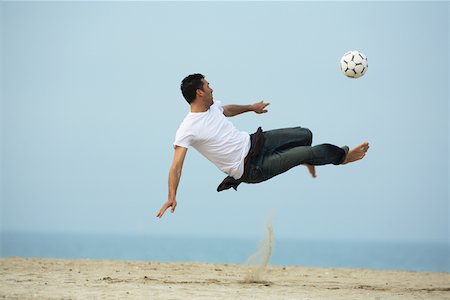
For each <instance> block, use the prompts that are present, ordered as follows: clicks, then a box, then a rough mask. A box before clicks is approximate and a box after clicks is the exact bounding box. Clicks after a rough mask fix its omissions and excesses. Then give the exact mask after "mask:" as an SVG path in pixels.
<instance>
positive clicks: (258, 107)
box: [252, 101, 270, 114]
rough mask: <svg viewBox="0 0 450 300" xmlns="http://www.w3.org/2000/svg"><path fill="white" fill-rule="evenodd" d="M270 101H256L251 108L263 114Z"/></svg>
mask: <svg viewBox="0 0 450 300" xmlns="http://www.w3.org/2000/svg"><path fill="white" fill-rule="evenodd" d="M269 104H270V103H266V102H264V101H260V102H257V103H255V104H253V105H252V110H253V111H254V112H255V113H257V114H264V113H266V112H267V109H265V108H266V107H267V106H268V105H269Z"/></svg>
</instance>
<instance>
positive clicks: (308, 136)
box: [299, 127, 313, 145]
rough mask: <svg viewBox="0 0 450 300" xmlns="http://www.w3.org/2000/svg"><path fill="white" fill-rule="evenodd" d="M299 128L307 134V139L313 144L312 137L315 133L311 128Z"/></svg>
mask: <svg viewBox="0 0 450 300" xmlns="http://www.w3.org/2000/svg"><path fill="white" fill-rule="evenodd" d="M299 130H301V131H302V134H303V135H304V136H305V138H306V141H307V143H308V144H309V145H311V144H312V139H313V133H312V131H311V130H309V129H308V128H303V127H299Z"/></svg>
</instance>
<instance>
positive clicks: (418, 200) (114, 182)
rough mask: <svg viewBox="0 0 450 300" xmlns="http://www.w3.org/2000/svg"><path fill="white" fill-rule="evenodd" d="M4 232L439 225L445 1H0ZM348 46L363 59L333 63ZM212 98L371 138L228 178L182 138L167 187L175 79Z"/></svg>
mask: <svg viewBox="0 0 450 300" xmlns="http://www.w3.org/2000/svg"><path fill="white" fill-rule="evenodd" d="M0 8H1V15H0V18H1V47H0V50H1V62H2V66H1V76H2V77H1V214H0V215H1V219H0V223H1V229H2V230H8V231H16V230H19V231H37V232H93V233H112V234H114V233H125V234H149V235H169V236H171V235H173V236H176V235H183V236H189V235H195V236H211V235H213V236H234V237H245V236H260V234H261V232H262V231H263V224H264V221H265V219H266V217H267V216H268V215H269V214H271V213H273V226H274V231H275V236H276V237H293V238H311V237H313V238H319V239H322V238H323V239H328V238H336V239H368V240H401V241H405V240H407V241H425V242H427V241H439V242H448V240H449V214H450V210H449V182H450V180H449V167H450V164H449V152H450V151H449V139H450V135H449V82H450V80H449V68H450V63H449V53H450V51H449V36H450V35H449V3H448V2H435V3H426V2H397V3H390V2H363V3H359V2H318V3H316V2H283V3H268V2H260V3H258V2H246V3H244V2H242V3H241V2H231V3H218V2H211V3H207V2H199V3H191V2H179V3H175V2H169V3H156V2H133V3H131V2H104V3H102V2H97V3H89V2H80V3H76V2H42V3H40V2H1V3H0ZM355 49H357V50H361V51H362V52H364V53H365V54H366V55H367V57H368V59H369V70H368V72H367V73H366V75H365V76H364V77H362V78H360V79H356V80H352V79H348V78H346V77H344V76H343V75H342V74H341V73H340V70H339V59H340V57H341V56H342V54H343V53H345V52H346V51H348V50H355ZM195 72H201V73H203V74H205V75H206V76H207V79H208V81H209V82H210V84H211V86H212V88H213V89H214V97H215V99H217V100H221V101H222V102H223V103H224V104H227V103H235V104H248V103H253V102H255V101H259V100H265V101H268V102H271V105H270V106H269V113H267V114H265V115H256V114H244V115H240V116H237V117H234V118H233V119H232V121H233V122H234V124H235V125H236V126H237V127H238V128H239V129H241V130H244V131H247V132H253V131H254V130H255V129H256V128H257V127H258V126H262V127H263V129H266V130H269V129H274V128H279V127H287V126H298V125H300V126H304V127H308V128H310V129H311V130H312V131H313V133H314V143H325V142H327V143H333V144H338V145H344V144H347V145H349V146H355V145H357V144H359V143H360V142H362V141H365V140H367V141H369V142H370V144H371V148H370V151H369V153H368V155H367V157H366V158H365V159H364V160H363V161H361V162H359V163H357V164H353V165H348V166H338V167H336V166H326V167H320V168H318V170H317V173H318V178H316V179H312V178H310V177H309V175H308V174H307V171H306V168H304V167H298V168H296V169H293V170H291V171H289V172H288V173H286V174H283V175H281V176H279V177H276V178H274V179H272V180H270V181H267V182H265V183H262V184H259V185H241V186H240V187H239V189H238V192H235V191H232V190H230V191H225V192H222V193H217V192H216V187H217V185H218V183H220V181H221V180H222V179H223V177H224V174H222V173H221V172H220V171H219V170H218V169H216V168H215V166H214V165H212V164H211V163H210V162H208V161H207V160H205V159H204V158H203V157H201V156H200V155H199V154H198V153H197V152H195V150H194V149H191V150H189V151H188V155H187V158H186V161H185V165H184V172H183V175H182V179H181V184H180V187H179V190H178V197H177V200H178V207H177V211H176V212H175V214H173V215H171V214H168V215H166V216H164V218H163V219H162V220H158V219H156V218H155V215H156V213H157V211H158V210H159V208H160V207H161V205H162V204H163V203H164V202H165V201H166V200H167V175H168V170H169V167H170V164H171V160H172V154H173V148H172V142H173V139H174V135H175V131H176V129H177V128H178V125H179V123H180V122H181V120H182V119H183V117H184V115H185V114H186V113H187V111H188V106H187V104H186V102H185V101H184V99H183V98H182V96H181V93H180V91H179V84H180V81H181V80H182V79H183V77H184V76H186V75H188V74H190V73H195Z"/></svg>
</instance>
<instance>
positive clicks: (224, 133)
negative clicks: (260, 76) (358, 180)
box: [157, 74, 369, 218]
mask: <svg viewBox="0 0 450 300" xmlns="http://www.w3.org/2000/svg"><path fill="white" fill-rule="evenodd" d="M181 92H182V94H183V96H184V98H185V99H186V101H187V102H188V103H189V105H190V112H189V113H188V114H187V116H186V117H185V118H184V120H183V122H182V123H181V125H180V127H179V128H178V131H177V133H176V137H175V142H174V148H175V153H174V157H173V162H172V166H171V167H170V171H169V195H168V200H167V202H166V203H164V205H163V206H162V208H161V210H160V211H159V212H158V214H157V217H158V218H161V217H162V216H163V215H164V213H165V211H166V210H167V209H168V208H171V212H172V213H173V212H174V211H175V208H176V206H177V201H176V192H177V188H178V184H179V182H180V177H181V170H182V168H183V162H184V159H185V157H186V153H187V150H188V148H189V147H193V148H195V149H196V150H197V151H199V152H200V153H201V154H202V155H203V156H205V157H206V158H207V159H209V160H210V161H211V162H212V163H214V164H215V165H216V166H217V167H218V168H219V169H220V170H221V171H223V172H224V173H226V174H228V175H229V176H228V177H226V178H225V179H224V180H223V182H222V183H221V184H220V185H219V187H218V188H217V191H219V192H220V191H222V190H225V189H229V188H231V187H232V188H234V189H235V190H236V189H237V186H238V185H239V184H240V183H242V182H245V183H258V182H262V181H265V180H267V179H270V178H272V177H274V176H276V175H279V174H281V173H284V172H286V171H287V170H289V169H291V168H292V167H295V166H298V165H301V164H304V165H306V166H307V168H308V170H309V172H310V173H311V175H312V176H313V177H316V171H315V167H314V166H317V165H326V164H334V165H340V164H348V163H351V162H355V161H358V160H360V159H362V158H363V157H364V156H365V154H366V152H367V150H368V149H369V144H368V143H367V142H364V143H362V144H360V145H359V146H357V147H355V148H353V149H352V150H350V151H349V148H348V147H347V146H344V147H338V146H335V145H331V144H321V145H317V146H311V144H312V133H311V131H310V130H309V129H307V128H301V127H295V128H283V129H276V130H270V131H266V132H263V131H262V130H261V128H258V130H257V131H256V132H255V133H254V134H251V135H249V134H248V133H246V132H242V131H239V130H237V129H236V128H235V127H234V126H233V124H232V123H231V122H230V121H229V120H228V119H227V117H232V116H235V115H238V114H241V113H244V112H249V111H253V112H255V113H257V114H262V113H266V112H267V109H266V108H267V106H268V105H269V104H270V103H266V102H264V101H261V102H257V103H255V104H252V105H225V106H222V105H221V104H220V102H219V101H217V102H214V101H213V95H212V93H213V90H212V88H211V87H210V86H209V82H208V81H207V80H205V77H204V76H203V75H202V74H192V75H189V76H187V77H186V78H184V79H183V81H182V83H181Z"/></svg>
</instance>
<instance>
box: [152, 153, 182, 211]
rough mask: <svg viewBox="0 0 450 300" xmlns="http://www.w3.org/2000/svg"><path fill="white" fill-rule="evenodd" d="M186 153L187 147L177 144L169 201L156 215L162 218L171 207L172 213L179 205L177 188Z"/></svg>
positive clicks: (170, 179)
mask: <svg viewBox="0 0 450 300" xmlns="http://www.w3.org/2000/svg"><path fill="white" fill-rule="evenodd" d="M186 153H187V148H184V147H180V146H176V148H175V153H174V155H173V162H172V166H171V167H170V171H169V195H168V197H167V198H168V199H167V202H166V203H164V205H163V206H162V208H161V209H160V211H159V213H158V214H157V215H156V217H158V218H161V217H162V216H163V215H164V213H165V212H166V210H167V209H168V208H169V207H172V209H171V212H172V213H173V212H174V211H175V207H176V206H177V200H176V195H177V188H178V184H179V183H180V178H181V171H182V169H183V163H184V159H185V157H186Z"/></svg>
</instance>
